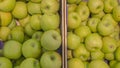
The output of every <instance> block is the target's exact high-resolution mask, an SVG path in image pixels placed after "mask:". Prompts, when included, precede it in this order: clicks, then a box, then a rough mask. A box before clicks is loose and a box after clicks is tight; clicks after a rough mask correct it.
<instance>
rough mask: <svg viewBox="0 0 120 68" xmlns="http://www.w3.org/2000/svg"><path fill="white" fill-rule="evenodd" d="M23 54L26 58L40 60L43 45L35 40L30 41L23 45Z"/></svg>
mask: <svg viewBox="0 0 120 68" xmlns="http://www.w3.org/2000/svg"><path fill="white" fill-rule="evenodd" d="M22 53H23V56H24V57H25V58H38V57H40V55H41V45H40V43H39V42H38V41H37V40H35V39H29V40H27V41H25V42H24V43H23V46H22Z"/></svg>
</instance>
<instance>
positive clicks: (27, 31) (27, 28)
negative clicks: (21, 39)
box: [25, 23, 36, 37]
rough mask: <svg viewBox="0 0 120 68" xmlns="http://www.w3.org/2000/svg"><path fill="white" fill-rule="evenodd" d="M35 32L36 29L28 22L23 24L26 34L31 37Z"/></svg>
mask: <svg viewBox="0 0 120 68" xmlns="http://www.w3.org/2000/svg"><path fill="white" fill-rule="evenodd" d="M35 32H36V30H34V29H32V27H31V26H30V23H28V24H27V25H26V26H25V33H26V34H27V35H28V36H30V37H31V36H32V35H33V34H34V33H35Z"/></svg>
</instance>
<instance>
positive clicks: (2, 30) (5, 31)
mask: <svg viewBox="0 0 120 68" xmlns="http://www.w3.org/2000/svg"><path fill="white" fill-rule="evenodd" d="M10 31H11V30H10V28H8V27H0V39H1V40H2V41H6V40H7V39H8V36H9V34H10Z"/></svg>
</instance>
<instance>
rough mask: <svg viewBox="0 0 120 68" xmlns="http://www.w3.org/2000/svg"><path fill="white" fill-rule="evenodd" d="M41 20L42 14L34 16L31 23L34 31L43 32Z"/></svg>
mask: <svg viewBox="0 0 120 68" xmlns="http://www.w3.org/2000/svg"><path fill="white" fill-rule="evenodd" d="M40 19H41V15H40V14H34V15H32V16H31V18H30V21H29V23H30V26H31V27H32V29H34V30H41V26H42V25H41V20H40ZM43 23H44V22H43ZM47 23H48V22H47ZM46 27H47V26H46Z"/></svg>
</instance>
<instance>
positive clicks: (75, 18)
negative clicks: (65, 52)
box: [67, 12, 81, 29]
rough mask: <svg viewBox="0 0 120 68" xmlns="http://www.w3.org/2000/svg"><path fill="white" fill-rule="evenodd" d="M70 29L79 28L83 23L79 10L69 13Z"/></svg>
mask: <svg viewBox="0 0 120 68" xmlns="http://www.w3.org/2000/svg"><path fill="white" fill-rule="evenodd" d="M67 24H68V29H75V28H78V27H79V26H80V24H81V18H80V16H79V15H78V13H77V12H71V13H68V23H67Z"/></svg>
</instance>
